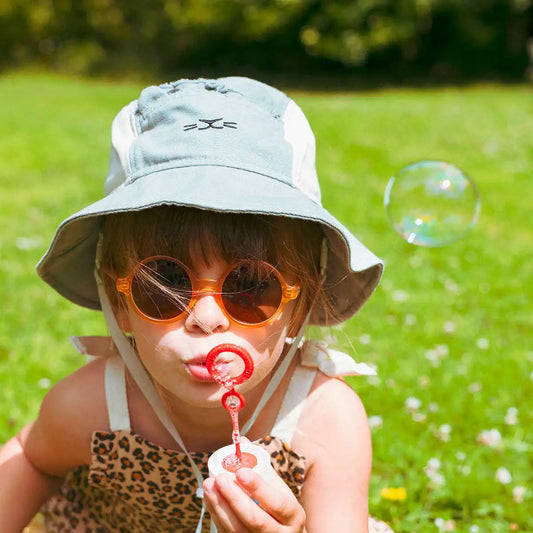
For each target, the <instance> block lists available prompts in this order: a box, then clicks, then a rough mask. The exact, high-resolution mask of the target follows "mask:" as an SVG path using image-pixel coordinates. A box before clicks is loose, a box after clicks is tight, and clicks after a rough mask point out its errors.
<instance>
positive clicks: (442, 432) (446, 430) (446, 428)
mask: <svg viewBox="0 0 533 533" xmlns="http://www.w3.org/2000/svg"><path fill="white" fill-rule="evenodd" d="M451 432H452V427H451V426H450V424H442V425H441V426H440V427H439V428H438V429H437V431H436V432H435V436H436V437H437V438H438V439H439V440H440V441H442V442H448V441H449V440H450V433H451Z"/></svg>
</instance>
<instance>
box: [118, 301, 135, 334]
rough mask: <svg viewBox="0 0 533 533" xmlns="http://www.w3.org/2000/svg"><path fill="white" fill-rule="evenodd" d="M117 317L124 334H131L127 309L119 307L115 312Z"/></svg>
mask: <svg viewBox="0 0 533 533" xmlns="http://www.w3.org/2000/svg"><path fill="white" fill-rule="evenodd" d="M115 316H116V318H117V323H118V325H119V327H120V329H121V330H122V331H123V332H124V333H131V323H130V316H129V314H128V310H127V308H125V307H124V306H122V305H121V306H119V308H118V309H117V310H116V312H115Z"/></svg>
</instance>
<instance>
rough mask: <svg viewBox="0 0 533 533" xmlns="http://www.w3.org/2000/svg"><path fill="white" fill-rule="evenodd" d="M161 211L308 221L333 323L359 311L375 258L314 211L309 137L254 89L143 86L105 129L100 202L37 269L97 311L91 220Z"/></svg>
mask: <svg viewBox="0 0 533 533" xmlns="http://www.w3.org/2000/svg"><path fill="white" fill-rule="evenodd" d="M161 205H175V206H183V207H195V208H200V209H208V210H213V211H219V212H225V213H257V214H267V215H274V216H284V217H292V218H298V219H304V220H309V221H314V222H316V223H318V224H320V225H321V226H322V228H323V232H324V236H325V238H326V240H327V245H328V259H327V269H326V279H325V283H324V287H325V289H326V291H327V293H328V296H329V298H330V300H331V302H332V303H333V305H334V306H335V308H336V310H337V314H338V317H337V319H338V320H339V321H343V320H346V319H348V318H349V317H350V316H352V315H353V314H354V313H355V312H356V311H357V310H358V309H359V308H360V307H361V306H362V305H363V303H364V302H365V301H366V300H367V299H368V297H369V296H370V295H371V294H372V292H373V290H374V289H375V287H376V286H377V284H378V282H379V279H380V277H381V273H382V270H383V264H382V261H381V260H380V259H379V258H378V257H376V256H375V255H374V254H373V253H372V252H371V251H370V250H369V249H368V248H366V247H365V246H364V245H363V244H362V243H361V242H360V241H359V240H358V239H357V238H356V237H355V236H354V235H353V234H352V233H351V232H350V231H349V230H348V229H347V228H346V227H344V226H343V225H342V224H341V223H340V222H339V221H338V220H337V219H336V218H335V217H333V216H332V215H331V214H330V213H329V212H328V211H327V210H326V209H324V208H323V207H322V205H321V199H320V187H319V184H318V179H317V174H316V170H315V139H314V135H313V133H312V131H311V127H310V126H309V123H308V122H307V119H306V118H305V116H304V114H303V112H302V111H301V109H300V108H299V107H298V105H297V104H296V103H295V102H294V101H293V100H291V99H290V98H289V97H288V96H287V95H285V94H284V93H283V92H281V91H279V90H277V89H274V88H272V87H270V86H268V85H266V84H264V83H261V82H258V81H255V80H251V79H248V78H242V77H228V78H219V79H212V80H206V79H198V80H179V81H176V82H172V83H165V84H163V85H159V86H151V87H148V88H146V89H144V90H143V91H142V92H141V94H140V96H139V98H138V99H137V100H135V101H133V102H131V103H130V104H129V105H127V106H126V107H124V108H123V109H122V110H121V111H120V112H119V113H118V115H117V116H116V118H115V120H114V121H113V124H112V131H111V154H110V165H109V173H108V176H107V179H106V180H105V185H104V197H103V198H101V199H100V200H98V201H96V202H94V203H92V204H91V205H89V206H88V207H86V208H85V209H82V210H81V211H78V212H77V213H75V214H73V215H72V216H70V217H69V218H67V219H66V220H64V221H63V222H62V223H61V224H60V226H59V228H58V229H57V231H56V233H55V236H54V238H53V240H52V243H51V245H50V247H49V249H48V251H47V252H46V253H45V255H44V256H43V257H42V259H41V260H40V262H39V263H38V265H37V272H38V273H39V275H40V276H41V277H42V279H43V280H44V281H45V282H47V283H48V284H50V285H51V286H52V287H53V288H54V289H55V290H57V291H58V292H59V293H60V294H61V295H63V296H64V297H66V298H68V299H69V300H71V301H72V302H74V303H76V304H79V305H81V306H84V307H88V308H90V309H101V304H100V300H99V297H98V292H97V287H96V282H95V279H94V265H95V256H96V247H97V241H98V236H99V232H100V228H101V222H102V217H105V216H106V215H109V214H113V213H121V212H126V211H137V210H142V209H148V208H151V207H155V206H161ZM325 321H326V316H325V312H324V310H323V309H321V308H317V309H315V310H314V311H313V313H312V315H311V323H314V324H324V323H325ZM328 323H329V324H331V319H330V321H329V322H328Z"/></svg>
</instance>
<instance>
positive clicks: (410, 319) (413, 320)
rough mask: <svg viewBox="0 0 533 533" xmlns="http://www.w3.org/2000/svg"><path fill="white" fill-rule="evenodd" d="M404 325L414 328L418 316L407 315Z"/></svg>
mask: <svg viewBox="0 0 533 533" xmlns="http://www.w3.org/2000/svg"><path fill="white" fill-rule="evenodd" d="M404 324H405V325H406V326H414V325H415V324H416V315H413V313H409V314H407V315H405V318H404Z"/></svg>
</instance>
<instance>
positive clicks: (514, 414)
mask: <svg viewBox="0 0 533 533" xmlns="http://www.w3.org/2000/svg"><path fill="white" fill-rule="evenodd" d="M504 421H505V423H506V424H507V425H508V426H516V425H517V424H518V409H517V408H516V407H509V409H507V413H505V418H504Z"/></svg>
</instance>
